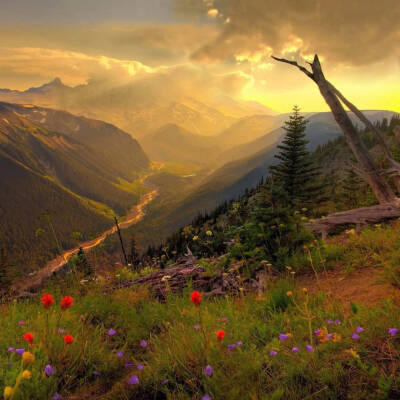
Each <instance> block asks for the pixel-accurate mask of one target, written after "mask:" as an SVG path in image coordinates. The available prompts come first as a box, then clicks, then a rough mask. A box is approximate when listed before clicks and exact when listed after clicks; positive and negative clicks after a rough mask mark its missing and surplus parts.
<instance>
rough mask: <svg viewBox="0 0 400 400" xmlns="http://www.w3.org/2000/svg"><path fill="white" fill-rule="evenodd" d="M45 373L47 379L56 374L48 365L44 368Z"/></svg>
mask: <svg viewBox="0 0 400 400" xmlns="http://www.w3.org/2000/svg"><path fill="white" fill-rule="evenodd" d="M44 373H45V374H46V376H47V377H49V376H51V375H53V374H54V369H53V367H52V366H51V365H50V364H47V365H46V366H45V367H44Z"/></svg>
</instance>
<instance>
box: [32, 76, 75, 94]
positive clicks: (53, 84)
mask: <svg viewBox="0 0 400 400" xmlns="http://www.w3.org/2000/svg"><path fill="white" fill-rule="evenodd" d="M68 87H69V86H66V85H64V83H63V82H62V80H61V79H60V78H59V77H56V78H54V79H53V80H52V81H50V82H47V83H44V84H43V85H41V86H37V87H31V88H29V89H28V90H26V93H35V92H48V91H51V90H57V89H64V88H68Z"/></svg>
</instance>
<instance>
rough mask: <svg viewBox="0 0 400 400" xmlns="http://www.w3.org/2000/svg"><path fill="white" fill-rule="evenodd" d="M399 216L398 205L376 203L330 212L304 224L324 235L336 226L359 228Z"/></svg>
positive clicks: (399, 208)
mask: <svg viewBox="0 0 400 400" xmlns="http://www.w3.org/2000/svg"><path fill="white" fill-rule="evenodd" d="M394 218H400V207H399V206H398V205H397V203H396V204H378V205H376V206H371V207H362V208H356V209H354V210H349V211H343V212H338V213H334V214H330V215H328V216H327V217H325V218H320V219H317V220H315V221H313V222H310V223H308V224H307V225H306V226H307V227H308V228H309V229H310V230H311V231H313V232H315V233H320V234H322V235H323V236H324V235H326V233H327V232H329V231H330V230H331V229H333V228H335V227H337V226H343V225H349V224H354V225H356V229H357V230H360V229H361V227H362V226H364V225H367V224H377V223H379V222H382V221H384V220H390V219H394Z"/></svg>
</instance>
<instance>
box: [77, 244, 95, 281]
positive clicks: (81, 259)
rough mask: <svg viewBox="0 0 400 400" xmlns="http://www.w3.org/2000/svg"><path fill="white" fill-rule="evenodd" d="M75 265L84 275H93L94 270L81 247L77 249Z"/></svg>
mask: <svg viewBox="0 0 400 400" xmlns="http://www.w3.org/2000/svg"><path fill="white" fill-rule="evenodd" d="M76 266H77V268H78V270H79V271H80V272H83V273H84V275H85V276H89V275H93V274H94V270H93V268H92V266H91V265H90V264H89V261H88V260H87V258H86V256H85V253H84V252H83V249H82V247H79V251H78V254H77V260H76Z"/></svg>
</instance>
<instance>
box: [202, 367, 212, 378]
mask: <svg viewBox="0 0 400 400" xmlns="http://www.w3.org/2000/svg"><path fill="white" fill-rule="evenodd" d="M204 374H205V375H207V376H212V374H213V369H212V367H211V365H207V366H206V367H205V368H204Z"/></svg>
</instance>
